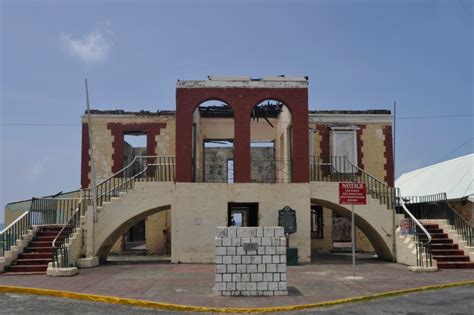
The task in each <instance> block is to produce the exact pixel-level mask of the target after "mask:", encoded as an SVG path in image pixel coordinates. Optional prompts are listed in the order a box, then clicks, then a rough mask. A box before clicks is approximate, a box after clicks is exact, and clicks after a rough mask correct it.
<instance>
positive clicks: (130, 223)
mask: <svg viewBox="0 0 474 315" xmlns="http://www.w3.org/2000/svg"><path fill="white" fill-rule="evenodd" d="M170 217H171V206H170V205H166V206H162V207H157V208H153V209H150V210H147V211H144V212H142V213H140V214H138V215H136V216H134V217H131V218H129V219H128V220H126V221H125V222H123V223H122V224H120V225H119V226H118V227H116V228H115V229H114V230H113V232H112V233H110V235H109V236H108V237H107V238H106V239H105V240H104V241H103V242H102V244H101V245H100V246H99V248H98V249H97V250H96V255H97V256H98V257H99V259H100V262H101V263H103V262H105V261H107V257H108V256H109V254H110V253H111V251H113V249H116V248H117V247H118V246H121V245H120V243H121V241H122V240H123V237H124V235H125V234H126V233H127V232H129V231H130V229H131V228H132V227H134V226H137V224H139V223H140V222H145V224H146V231H145V233H146V234H145V237H146V239H145V244H146V248H147V253H149V254H155V255H156V254H161V253H162V254H163V255H168V256H169V255H170V254H171V218H170ZM152 247H155V248H153V250H155V249H156V250H160V252H153V251H150V250H148V248H152Z"/></svg>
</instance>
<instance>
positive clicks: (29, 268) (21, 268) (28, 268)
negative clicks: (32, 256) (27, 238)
mask: <svg viewBox="0 0 474 315" xmlns="http://www.w3.org/2000/svg"><path fill="white" fill-rule="evenodd" d="M46 269H48V264H46V265H45V264H41V265H15V266H10V267H8V271H9V272H46Z"/></svg>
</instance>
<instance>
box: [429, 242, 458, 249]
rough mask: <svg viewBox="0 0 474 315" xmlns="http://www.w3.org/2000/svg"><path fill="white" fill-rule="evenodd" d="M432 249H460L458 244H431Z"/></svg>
mask: <svg viewBox="0 0 474 315" xmlns="http://www.w3.org/2000/svg"><path fill="white" fill-rule="evenodd" d="M431 249H459V245H458V244H437V243H433V242H431Z"/></svg>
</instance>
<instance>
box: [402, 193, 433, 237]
mask: <svg viewBox="0 0 474 315" xmlns="http://www.w3.org/2000/svg"><path fill="white" fill-rule="evenodd" d="M398 200H399V201H400V205H401V206H402V209H403V211H405V213H406V214H408V216H409V217H410V219H412V220H413V222H414V223H415V224H416V225H417V226H418V227H419V228H420V229H421V230H422V231H423V233H425V235H426V237H427V239H428V241H427V242H426V243H423V244H424V245H425V244H428V243H431V240H432V238H431V234H430V233H429V232H428V231H427V230H426V229H425V227H424V226H423V224H421V222H420V221H418V220H417V218H415V216H414V215H413V214H412V213H411V212H410V210H408V208H407V207H406V206H405V202H404V201H403V197H401V196H400V197H399V198H398Z"/></svg>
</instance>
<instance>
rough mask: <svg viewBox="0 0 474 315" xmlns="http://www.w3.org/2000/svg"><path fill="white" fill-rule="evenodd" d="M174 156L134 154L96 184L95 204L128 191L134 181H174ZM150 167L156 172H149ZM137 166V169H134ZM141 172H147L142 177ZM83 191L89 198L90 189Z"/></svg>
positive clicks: (100, 203) (99, 204)
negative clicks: (121, 166)
mask: <svg viewBox="0 0 474 315" xmlns="http://www.w3.org/2000/svg"><path fill="white" fill-rule="evenodd" d="M174 158H175V157H174V156H136V157H134V158H133V160H132V162H130V163H129V164H128V165H126V166H125V167H123V168H122V169H121V170H120V171H118V172H115V173H114V174H112V175H111V176H109V177H108V178H107V179H105V180H102V181H101V182H100V183H99V184H97V185H96V188H97V195H96V196H95V198H96V200H97V205H98V206H99V207H100V206H102V204H103V202H107V201H109V200H110V198H111V197H113V196H115V195H116V194H117V193H118V192H120V191H128V190H129V189H131V188H132V186H133V183H134V182H135V181H140V180H143V181H174V178H175V169H174V165H175V164H176V163H175V161H174ZM153 162H155V163H153ZM151 167H156V168H157V169H156V173H154V174H153V175H150V174H151V171H152V169H151ZM136 168H138V169H136ZM143 174H147V175H146V176H144V177H143V178H142V177H141V176H142V175H143ZM84 192H85V193H86V194H87V196H88V198H89V199H92V198H93V196H91V195H90V193H91V189H90V188H86V189H84Z"/></svg>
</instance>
